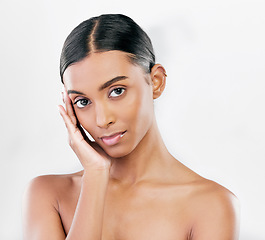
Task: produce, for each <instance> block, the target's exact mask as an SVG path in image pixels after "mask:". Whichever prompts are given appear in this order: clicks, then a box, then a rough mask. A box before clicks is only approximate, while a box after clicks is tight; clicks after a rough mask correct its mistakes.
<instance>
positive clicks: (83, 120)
mask: <svg viewBox="0 0 265 240" xmlns="http://www.w3.org/2000/svg"><path fill="white" fill-rule="evenodd" d="M76 116H77V119H78V121H79V123H80V124H81V125H82V126H83V128H84V129H85V130H86V131H87V132H89V134H91V135H93V133H92V132H91V130H92V129H93V127H92V126H93V118H92V117H91V114H90V115H89V114H88V112H87V111H77V113H76Z"/></svg>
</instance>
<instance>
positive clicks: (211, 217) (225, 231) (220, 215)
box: [191, 189, 239, 240]
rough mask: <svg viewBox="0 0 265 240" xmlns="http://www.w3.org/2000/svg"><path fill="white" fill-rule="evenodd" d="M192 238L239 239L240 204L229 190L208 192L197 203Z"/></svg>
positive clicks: (210, 239)
mask: <svg viewBox="0 0 265 240" xmlns="http://www.w3.org/2000/svg"><path fill="white" fill-rule="evenodd" d="M194 207H196V210H194V212H196V215H197V216H196V217H195V218H196V221H195V222H194V225H193V229H192V234H191V235H192V238H191V239H192V240H201V239H204V240H212V239H215V240H238V239H239V204H238V200H237V198H236V197H235V196H234V195H233V194H232V193H231V192H229V191H228V190H226V189H222V190H217V191H213V192H212V193H210V194H206V196H205V197H202V198H201V199H200V200H198V201H197V203H196V206H194Z"/></svg>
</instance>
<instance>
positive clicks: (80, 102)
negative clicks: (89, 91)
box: [74, 98, 91, 108]
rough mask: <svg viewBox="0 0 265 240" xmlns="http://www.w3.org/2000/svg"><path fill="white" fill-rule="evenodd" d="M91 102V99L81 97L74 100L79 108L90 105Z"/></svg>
mask: <svg viewBox="0 0 265 240" xmlns="http://www.w3.org/2000/svg"><path fill="white" fill-rule="evenodd" d="M90 103H91V101H90V100H88V99H85V98H81V99H78V100H76V101H75V102H74V105H75V104H76V106H77V107H78V108H84V107H85V106H87V105H89V104H90Z"/></svg>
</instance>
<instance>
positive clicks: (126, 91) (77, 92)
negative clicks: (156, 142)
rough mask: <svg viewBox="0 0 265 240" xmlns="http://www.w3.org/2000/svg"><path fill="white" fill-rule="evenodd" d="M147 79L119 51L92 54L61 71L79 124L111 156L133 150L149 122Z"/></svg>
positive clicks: (150, 102)
mask: <svg viewBox="0 0 265 240" xmlns="http://www.w3.org/2000/svg"><path fill="white" fill-rule="evenodd" d="M147 78H150V75H147V74H145V73H144V71H143V70H142V68H141V67H140V66H138V65H134V64H132V63H131V62H130V61H129V59H128V56H127V54H126V53H124V52H121V51H108V52H102V53H93V54H91V55H89V56H88V57H87V58H85V59H83V60H82V61H80V62H78V63H75V64H73V65H71V66H69V67H68V68H67V69H66V71H65V72H64V75H63V79H64V84H65V88H66V90H67V91H68V94H69V97H70V99H71V100H72V103H73V106H74V110H75V113H76V116H77V118H78V120H79V122H80V124H81V125H82V126H83V127H84V129H85V130H86V131H88V132H89V134H90V135H91V136H92V137H93V138H94V140H95V141H96V142H97V143H98V144H99V145H100V146H101V147H102V148H103V149H104V150H105V152H106V153H107V154H108V155H110V156H111V157H122V156H125V155H127V154H129V153H130V152H132V151H133V150H134V149H135V147H136V146H137V145H138V144H139V143H140V141H141V140H142V139H143V137H144V136H145V135H146V133H147V132H148V130H149V129H150V127H151V125H152V122H153V118H154V111H153V90H152V84H147ZM148 81H150V79H148Z"/></svg>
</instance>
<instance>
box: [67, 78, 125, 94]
mask: <svg viewBox="0 0 265 240" xmlns="http://www.w3.org/2000/svg"><path fill="white" fill-rule="evenodd" d="M127 78H128V77H126V76H117V77H115V78H112V79H111V80H109V81H107V82H105V83H104V84H102V85H101V86H100V87H99V91H102V90H103V89H105V88H107V87H109V86H110V85H111V84H113V83H115V82H118V81H122V80H125V79H127ZM67 93H68V95H70V94H80V95H86V94H85V93H82V92H80V91H76V90H68V91H67Z"/></svg>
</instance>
